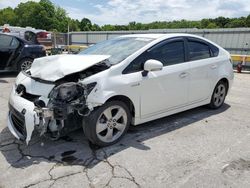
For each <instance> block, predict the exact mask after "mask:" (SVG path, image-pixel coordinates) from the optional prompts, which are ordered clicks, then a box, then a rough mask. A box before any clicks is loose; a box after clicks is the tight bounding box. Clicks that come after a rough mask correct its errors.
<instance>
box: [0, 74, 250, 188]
mask: <svg viewBox="0 0 250 188" xmlns="http://www.w3.org/2000/svg"><path fill="white" fill-rule="evenodd" d="M14 80H15V75H11V74H7V75H6V74H5V75H2V76H1V77H0V105H1V111H0V187H1V188H2V187H6V188H7V187H8V188H9V187H10V188H12V187H42V188H43V187H44V188H45V187H84V188H85V187H129V188H132V187H153V188H155V187H192V188H193V187H216V188H217V187H235V188H238V187H250V145H249V143H250V74H235V81H234V85H233V88H232V90H231V92H230V93H229V95H228V97H227V99H226V104H225V105H224V106H223V107H222V108H221V109H219V110H209V109H207V108H205V107H199V108H196V109H193V110H189V111H186V112H183V113H179V114H176V115H173V116H169V117H166V118H162V119H159V120H156V121H152V122H149V123H146V124H143V125H140V126H137V127H132V128H131V129H130V130H129V131H128V133H127V134H126V136H125V137H124V138H123V139H122V140H121V141H120V142H119V143H117V144H115V145H113V146H110V147H105V148H97V147H95V146H92V145H91V144H89V142H88V141H87V140H86V138H85V137H84V135H83V132H82V130H78V131H75V132H72V133H70V134H69V135H68V136H65V137H63V138H61V139H60V140H58V141H51V140H48V139H46V138H44V137H33V139H32V141H31V143H30V145H29V146H26V145H25V144H23V143H21V142H20V141H18V140H16V139H15V138H14V137H13V136H12V135H11V134H10V132H9V131H8V129H7V128H6V115H7V111H8V96H9V92H10V88H11V85H12V84H13V82H14Z"/></svg>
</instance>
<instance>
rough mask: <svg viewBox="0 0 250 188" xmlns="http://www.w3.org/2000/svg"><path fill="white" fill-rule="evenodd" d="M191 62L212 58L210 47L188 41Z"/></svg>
mask: <svg viewBox="0 0 250 188" xmlns="http://www.w3.org/2000/svg"><path fill="white" fill-rule="evenodd" d="M188 47H189V60H190V61H195V60H199V59H206V58H210V57H211V50H210V47H209V46H208V45H207V44H205V43H202V42H196V41H188Z"/></svg>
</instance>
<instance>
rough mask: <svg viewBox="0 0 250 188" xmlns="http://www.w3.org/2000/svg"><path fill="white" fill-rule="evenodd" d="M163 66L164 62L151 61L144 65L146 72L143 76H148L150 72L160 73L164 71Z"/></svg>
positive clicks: (144, 71)
mask: <svg viewBox="0 0 250 188" xmlns="http://www.w3.org/2000/svg"><path fill="white" fill-rule="evenodd" d="M162 68H163V64H162V62H160V61H158V60H154V59H149V60H147V61H146V62H145V63H144V70H143V72H142V76H147V74H148V72H150V71H159V70H162Z"/></svg>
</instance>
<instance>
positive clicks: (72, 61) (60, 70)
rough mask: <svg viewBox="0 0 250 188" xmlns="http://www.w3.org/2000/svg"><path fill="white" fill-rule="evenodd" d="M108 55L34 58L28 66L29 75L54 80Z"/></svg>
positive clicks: (83, 68)
mask: <svg viewBox="0 0 250 188" xmlns="http://www.w3.org/2000/svg"><path fill="white" fill-rule="evenodd" d="M109 57H110V56H109V55H54V56H47V57H42V58H38V59H35V60H34V62H33V63H32V66H31V68H30V73H31V76H32V77H34V78H39V79H42V80H46V81H52V82H54V81H56V80H59V79H61V78H63V77H64V76H66V75H69V74H72V73H76V72H80V71H83V70H85V69H87V68H89V67H91V66H93V65H95V64H98V63H100V62H101V61H103V60H105V59H108V58H109Z"/></svg>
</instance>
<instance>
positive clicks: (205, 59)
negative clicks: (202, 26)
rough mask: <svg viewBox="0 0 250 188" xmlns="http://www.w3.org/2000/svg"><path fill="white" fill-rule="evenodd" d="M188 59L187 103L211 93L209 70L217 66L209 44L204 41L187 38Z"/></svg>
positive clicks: (213, 69)
mask: <svg viewBox="0 0 250 188" xmlns="http://www.w3.org/2000/svg"><path fill="white" fill-rule="evenodd" d="M187 46H188V59H189V62H188V63H189V64H190V87H189V103H196V102H200V101H203V100H205V99H207V98H208V97H210V94H211V92H210V91H211V79H213V78H212V75H213V74H211V71H213V72H216V71H217V66H216V65H215V64H214V63H215V61H216V58H214V54H213V51H212V49H211V46H210V44H209V43H207V42H206V41H203V40H201V39H196V38H187Z"/></svg>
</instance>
